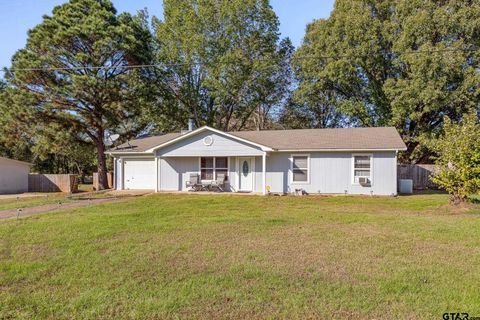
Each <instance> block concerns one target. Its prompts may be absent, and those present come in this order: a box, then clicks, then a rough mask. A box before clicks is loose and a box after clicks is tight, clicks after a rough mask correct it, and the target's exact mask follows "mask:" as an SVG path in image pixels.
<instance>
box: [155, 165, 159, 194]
mask: <svg viewBox="0 0 480 320" xmlns="http://www.w3.org/2000/svg"><path fill="white" fill-rule="evenodd" d="M158 173H159V170H158V157H155V192H158V182H159V181H158V180H159V179H158Z"/></svg>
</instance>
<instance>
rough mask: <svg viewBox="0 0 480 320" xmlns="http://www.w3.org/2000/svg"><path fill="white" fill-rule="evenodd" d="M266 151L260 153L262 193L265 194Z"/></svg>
mask: <svg viewBox="0 0 480 320" xmlns="http://www.w3.org/2000/svg"><path fill="white" fill-rule="evenodd" d="M266 167H267V153H266V152H263V155H262V181H263V195H266V194H267V168H266Z"/></svg>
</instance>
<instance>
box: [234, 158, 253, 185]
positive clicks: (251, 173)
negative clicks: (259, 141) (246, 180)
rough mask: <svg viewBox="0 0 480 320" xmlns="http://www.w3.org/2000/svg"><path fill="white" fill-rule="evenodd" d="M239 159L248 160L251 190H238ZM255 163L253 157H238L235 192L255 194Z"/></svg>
mask: <svg viewBox="0 0 480 320" xmlns="http://www.w3.org/2000/svg"><path fill="white" fill-rule="evenodd" d="M240 158H244V159H250V175H251V178H252V190H245V189H240V176H241V172H240ZM255 161H256V158H255V157H249V156H246V157H244V156H238V157H237V159H236V170H235V171H236V178H237V181H236V185H237V192H255V190H256V189H255V180H256V171H255Z"/></svg>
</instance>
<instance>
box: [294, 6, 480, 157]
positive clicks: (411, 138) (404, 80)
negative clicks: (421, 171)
mask: <svg viewBox="0 0 480 320" xmlns="http://www.w3.org/2000/svg"><path fill="white" fill-rule="evenodd" d="M479 17H480V1H478V0H473V1H459V0H450V1H441V2H438V1H433V0H414V1H412V0H387V1H383V0H368V1H367V0H361V1H358V0H337V1H336V2H335V8H334V10H333V12H332V14H331V16H330V17H329V18H328V19H325V20H317V21H315V22H314V23H312V24H310V25H308V27H307V32H306V35H305V38H304V42H303V44H302V46H301V47H300V48H299V49H298V51H297V52H296V54H295V58H294V65H295V70H296V74H297V77H298V81H299V86H298V90H296V92H295V98H296V101H297V103H298V104H299V105H300V106H302V107H303V108H304V109H305V110H306V112H307V113H309V114H311V115H313V117H314V119H316V123H317V125H316V126H318V127H324V126H345V125H349V126H351V125H353V126H385V125H391V126H395V127H397V128H398V129H399V130H400V132H401V133H402V135H403V136H404V138H405V140H406V143H407V146H408V151H407V153H406V155H405V160H408V161H422V160H426V159H428V158H429V156H430V154H429V153H428V152H426V149H425V143H423V142H422V141H424V140H428V139H429V138H430V137H431V136H432V134H437V133H439V132H440V131H441V128H442V124H443V118H444V116H445V115H447V116H449V117H450V119H452V120H455V121H458V120H460V119H461V118H462V115H463V114H465V113H466V112H469V111H471V110H475V109H478V108H479V97H480V74H479V72H478V70H479V58H480V52H479V51H478V47H479V44H480V19H479ZM300 110H301V109H300Z"/></svg>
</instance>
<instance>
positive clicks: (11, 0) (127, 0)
mask: <svg viewBox="0 0 480 320" xmlns="http://www.w3.org/2000/svg"><path fill="white" fill-rule="evenodd" d="M64 2H65V0H0V43H1V47H0V68H2V67H4V66H10V58H11V56H12V55H13V53H15V51H16V50H18V49H20V48H22V47H24V46H25V41H26V38H27V31H28V30H29V29H31V28H32V27H34V26H35V25H36V24H38V23H40V22H41V21H42V15H44V14H50V13H51V11H52V9H53V7H54V6H56V5H59V4H62V3H64ZM113 3H114V4H115V6H116V8H117V10H118V11H129V12H132V13H135V12H137V11H138V10H139V9H143V8H145V7H146V8H148V11H149V12H150V15H156V16H158V17H161V16H162V0H136V1H131V0H113ZM333 3H334V0H271V4H272V6H273V8H274V9H275V12H276V13H277V15H278V17H279V19H280V31H281V32H282V36H284V37H290V39H292V41H293V44H294V45H295V46H298V45H299V44H300V43H301V41H302V38H303V35H304V32H305V26H306V25H307V23H309V22H311V21H313V20H314V19H319V18H326V17H328V16H329V15H330V12H331V10H332V9H333Z"/></svg>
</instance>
